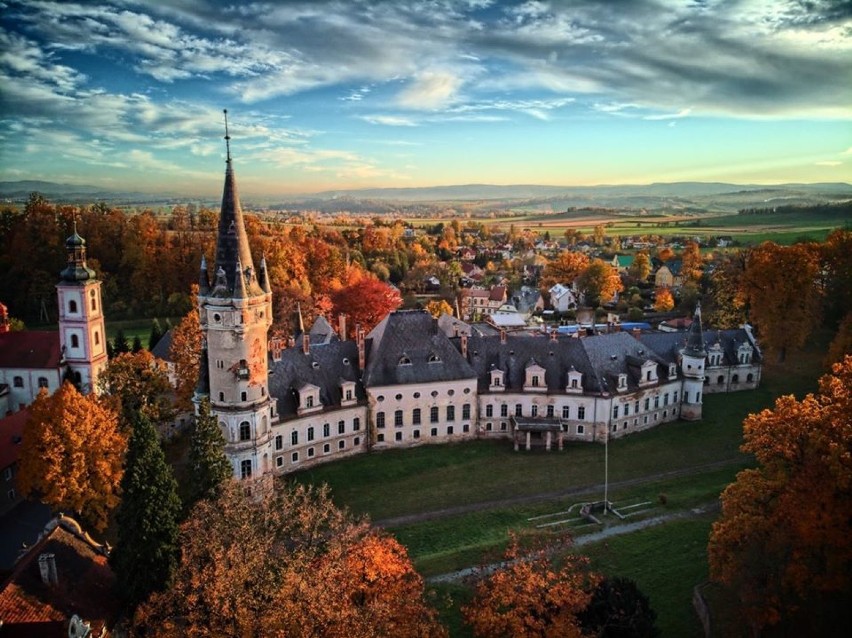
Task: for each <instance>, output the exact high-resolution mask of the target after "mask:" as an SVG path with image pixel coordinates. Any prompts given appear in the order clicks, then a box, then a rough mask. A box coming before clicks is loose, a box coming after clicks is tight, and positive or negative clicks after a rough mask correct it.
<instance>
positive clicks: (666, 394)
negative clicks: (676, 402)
mask: <svg viewBox="0 0 852 638" xmlns="http://www.w3.org/2000/svg"><path fill="white" fill-rule="evenodd" d="M668 404H669V393H668V392H666V393H665V394H664V395H663V405H668Z"/></svg>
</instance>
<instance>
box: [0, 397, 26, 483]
mask: <svg viewBox="0 0 852 638" xmlns="http://www.w3.org/2000/svg"><path fill="white" fill-rule="evenodd" d="M28 418H30V413H29V411H28V410H19V411H18V412H14V413H12V414H10V415H9V416H7V417H4V418H2V419H0V470H2V469H5V468H7V467H9V466H10V465H12V464H14V463H15V462H16V461H17V460H18V459H20V458H21V441H22V439H23V434H24V424H25V423H26V422H27V419H28Z"/></svg>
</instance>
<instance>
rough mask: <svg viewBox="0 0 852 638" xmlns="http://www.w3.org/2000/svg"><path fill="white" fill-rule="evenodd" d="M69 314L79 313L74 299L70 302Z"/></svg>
mask: <svg viewBox="0 0 852 638" xmlns="http://www.w3.org/2000/svg"><path fill="white" fill-rule="evenodd" d="M68 312H70V313H76V312H77V302H76V301H74V300H73V299H71V300H70V301H69V302H68Z"/></svg>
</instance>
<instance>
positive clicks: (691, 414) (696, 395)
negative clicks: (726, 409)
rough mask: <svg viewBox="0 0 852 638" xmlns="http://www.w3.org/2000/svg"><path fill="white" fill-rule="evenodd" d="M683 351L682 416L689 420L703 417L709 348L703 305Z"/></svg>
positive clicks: (681, 364) (699, 309)
mask: <svg viewBox="0 0 852 638" xmlns="http://www.w3.org/2000/svg"><path fill="white" fill-rule="evenodd" d="M680 353H681V363H680V366H681V371H682V372H683V402H682V403H681V408H680V416H681V418H682V419H686V420H687V421H697V420H699V419H700V418H701V395H702V392H703V389H704V366H705V363H706V359H707V350H706V348H705V347H704V331H703V329H702V327H701V306H697V307H696V308H695V316H694V317H693V319H692V325H691V326H689V331H688V332H687V336H686V346H685V347H684V348H683V350H681V351H680Z"/></svg>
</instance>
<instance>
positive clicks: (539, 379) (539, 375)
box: [524, 361, 547, 392]
mask: <svg viewBox="0 0 852 638" xmlns="http://www.w3.org/2000/svg"><path fill="white" fill-rule="evenodd" d="M525 373H526V374H525V375H524V376H525V378H524V390H525V391H528V392H546V391H547V384H546V383H545V369H544V368H542V367H541V366H540V365H538V364H537V363H535V362H534V361H531V362H530V363H529V364H528V365H527V369H526V371H525Z"/></svg>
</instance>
